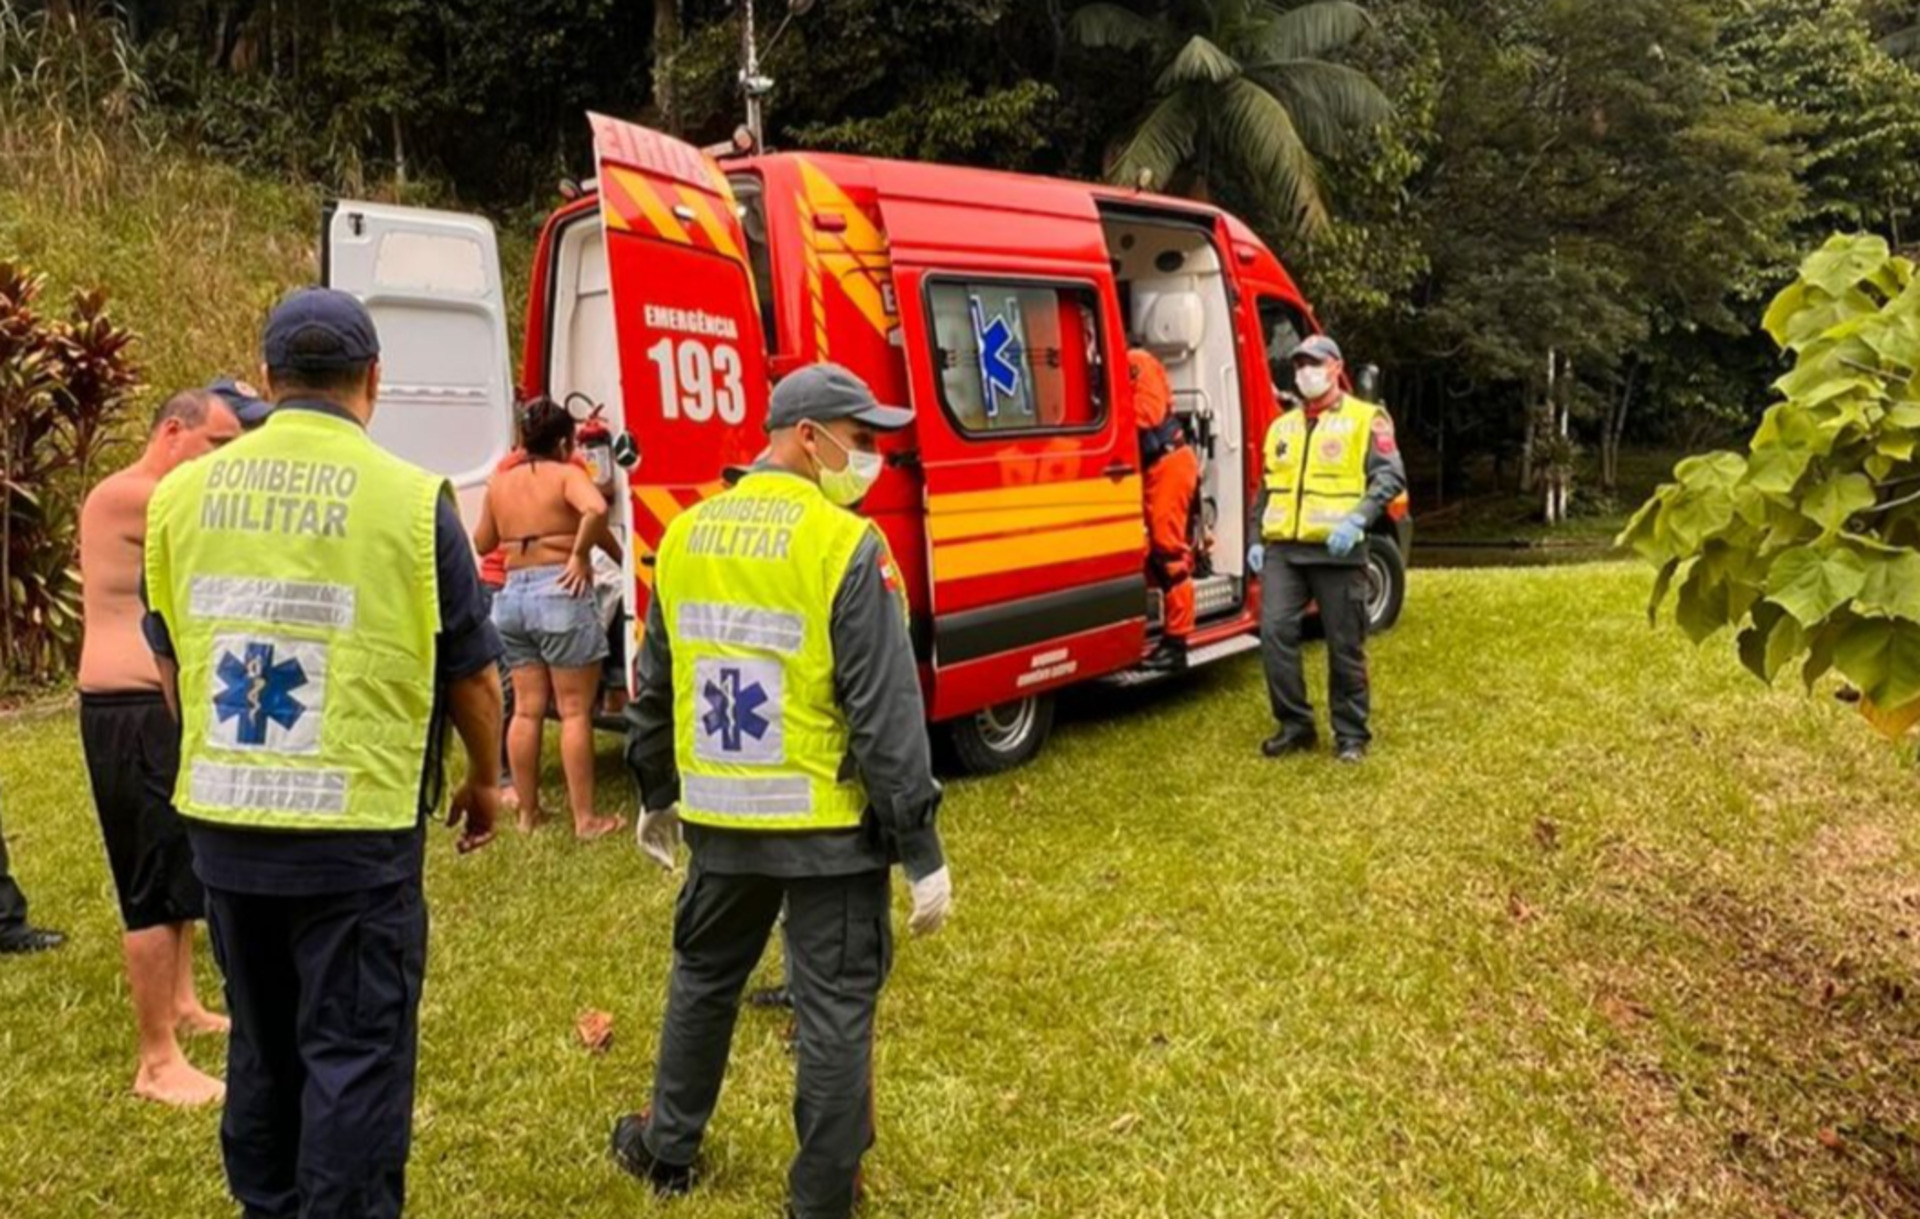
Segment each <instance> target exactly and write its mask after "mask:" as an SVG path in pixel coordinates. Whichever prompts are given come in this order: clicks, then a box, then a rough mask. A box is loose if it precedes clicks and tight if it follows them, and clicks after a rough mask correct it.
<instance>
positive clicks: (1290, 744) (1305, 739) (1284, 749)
mask: <svg viewBox="0 0 1920 1219" xmlns="http://www.w3.org/2000/svg"><path fill="white" fill-rule="evenodd" d="M1318 744H1319V740H1318V738H1316V737H1315V736H1314V735H1313V733H1311V732H1290V731H1288V730H1286V729H1284V728H1283V729H1281V730H1280V731H1279V732H1276V733H1274V734H1273V735H1272V736H1270V737H1268V738H1267V739H1266V740H1264V741H1262V742H1261V743H1260V752H1261V753H1263V754H1265V755H1266V756H1267V757H1270V758H1284V757H1288V756H1290V755H1292V754H1296V753H1312V752H1313V750H1314V748H1315V746H1317V745H1318Z"/></svg>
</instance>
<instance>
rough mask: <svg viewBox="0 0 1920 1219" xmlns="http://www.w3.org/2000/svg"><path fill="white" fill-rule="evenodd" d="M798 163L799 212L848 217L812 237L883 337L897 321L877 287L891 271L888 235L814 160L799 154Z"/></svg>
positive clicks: (836, 276)
mask: <svg viewBox="0 0 1920 1219" xmlns="http://www.w3.org/2000/svg"><path fill="white" fill-rule="evenodd" d="M798 164H799V166H800V183H801V185H802V187H803V188H804V189H805V194H804V195H803V197H802V201H801V204H800V210H801V213H802V214H803V215H807V216H812V215H814V214H816V213H821V212H831V213H833V214H834V215H837V216H840V217H842V218H843V219H844V220H845V221H846V223H847V228H846V231H845V232H844V233H839V234H833V233H820V234H816V235H814V237H813V240H814V241H817V242H819V243H820V246H821V249H822V252H823V254H824V256H825V261H826V265H827V269H828V270H829V271H830V272H831V273H832V274H833V278H834V282H836V283H838V284H839V285H840V288H841V290H842V291H844V292H845V293H846V294H847V299H848V300H850V301H852V302H853V304H854V307H855V308H856V309H858V310H859V311H860V316H862V317H864V318H866V319H867V324H868V325H870V326H872V327H873V328H874V330H876V331H878V332H879V333H880V335H881V336H882V337H885V336H886V335H887V334H888V333H890V332H891V331H892V330H893V328H894V327H895V326H897V325H899V324H900V319H899V317H898V316H896V315H895V314H892V313H889V312H888V311H887V305H886V297H885V295H884V294H883V293H882V292H881V290H880V286H881V284H882V283H884V282H886V281H887V280H890V279H891V278H892V277H893V257H892V254H891V252H890V251H889V250H888V247H887V235H886V234H885V233H883V232H881V230H880V227H879V226H878V225H876V224H874V223H873V221H871V220H869V219H867V214H866V213H865V212H864V211H862V210H860V208H859V206H858V205H856V204H855V203H854V201H853V200H852V199H850V198H848V196H847V193H846V192H845V191H843V190H841V189H840V187H839V185H838V184H837V183H835V182H834V181H833V179H831V178H829V177H827V175H826V174H824V173H822V172H821V171H820V169H819V167H818V166H816V165H814V164H813V163H812V162H810V161H808V160H807V159H806V158H804V157H802V158H799V159H798Z"/></svg>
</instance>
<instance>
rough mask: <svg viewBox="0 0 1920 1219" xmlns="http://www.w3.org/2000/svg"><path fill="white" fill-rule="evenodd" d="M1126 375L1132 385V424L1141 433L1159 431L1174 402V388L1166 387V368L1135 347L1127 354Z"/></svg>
mask: <svg viewBox="0 0 1920 1219" xmlns="http://www.w3.org/2000/svg"><path fill="white" fill-rule="evenodd" d="M1127 375H1128V378H1129V379H1130V380H1131V381H1132V382H1133V422H1134V426H1135V427H1138V428H1142V429H1152V428H1157V427H1159V426H1160V425H1161V424H1162V423H1165V422H1166V420H1167V409H1168V407H1169V406H1170V405H1171V404H1172V402H1173V387H1172V386H1171V385H1169V384H1168V383H1167V370H1166V367H1165V366H1164V365H1163V364H1161V363H1160V361H1159V360H1156V359H1155V358H1154V357H1153V353H1152V352H1150V351H1142V350H1141V349H1140V348H1138V347H1136V348H1134V349H1133V350H1132V351H1129V352H1128V353H1127Z"/></svg>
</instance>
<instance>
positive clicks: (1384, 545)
mask: <svg viewBox="0 0 1920 1219" xmlns="http://www.w3.org/2000/svg"><path fill="white" fill-rule="evenodd" d="M1406 603H1407V560H1406V559H1405V558H1404V557H1403V556H1402V555H1401V554H1400V545H1399V543H1398V542H1395V541H1394V540H1393V539H1392V538H1390V537H1388V536H1386V535H1385V534H1381V533H1376V534H1374V535H1373V537H1372V539H1371V541H1370V543H1369V545H1368V548H1367V632H1368V633H1369V634H1375V635H1377V634H1379V633H1380V632H1381V631H1385V630H1389V629H1391V628H1392V626H1393V624H1394V623H1396V622H1398V621H1400V609H1401V607H1402V606H1404V605H1406Z"/></svg>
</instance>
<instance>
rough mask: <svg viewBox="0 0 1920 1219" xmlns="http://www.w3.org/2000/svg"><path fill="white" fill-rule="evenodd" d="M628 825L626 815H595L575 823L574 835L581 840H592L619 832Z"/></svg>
mask: <svg viewBox="0 0 1920 1219" xmlns="http://www.w3.org/2000/svg"><path fill="white" fill-rule="evenodd" d="M626 826H627V819H626V818H625V817H593V818H589V819H588V820H586V821H576V822H574V823H573V836H574V837H575V838H578V839H579V840H580V841H581V842H592V841H594V840H595V839H597V838H605V837H606V836H607V835H608V834H618V833H619V832H620V831H621V830H623V829H625V828H626Z"/></svg>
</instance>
